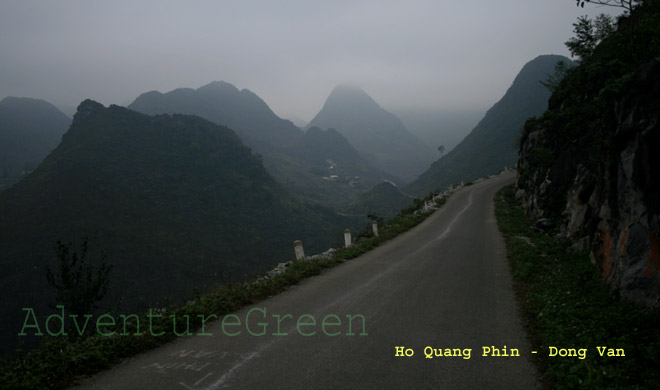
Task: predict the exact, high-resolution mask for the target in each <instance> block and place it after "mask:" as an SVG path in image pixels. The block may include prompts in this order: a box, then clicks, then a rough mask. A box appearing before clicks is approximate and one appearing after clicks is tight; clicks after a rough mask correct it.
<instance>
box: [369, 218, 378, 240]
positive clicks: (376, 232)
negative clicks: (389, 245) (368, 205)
mask: <svg viewBox="0 0 660 390" xmlns="http://www.w3.org/2000/svg"><path fill="white" fill-rule="evenodd" d="M371 230H373V232H374V236H376V237H378V222H376V221H373V222H371Z"/></svg>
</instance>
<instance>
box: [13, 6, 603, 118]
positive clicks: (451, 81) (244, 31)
mask: <svg viewBox="0 0 660 390" xmlns="http://www.w3.org/2000/svg"><path fill="white" fill-rule="evenodd" d="M603 11H610V10H606V9H604V8H597V7H594V6H587V7H586V8H584V9H580V8H577V7H576V6H575V1H574V0H501V1H494V0H462V1H445V0H406V1H388V0H364V1H344V0H333V1H328V0H323V1H314V0H241V1H223V0H215V1H210V0H208V1H202V0H195V1H189V0H187V1H183V0H182V1H165V0H150V1H141V0H130V1H118V0H113V1H107V0H104V1H97V0H75V1H74V0H60V1H54V0H50V1H49V0H42V1H35V0H15V1H7V0H0V98H3V97H5V96H27V97H33V98H40V99H45V100H48V101H50V102H51V103H54V104H56V105H59V106H73V107H75V106H77V105H78V103H79V102H80V101H82V100H83V99H85V98H92V99H95V100H97V101H99V102H101V103H103V104H106V105H107V104H111V103H113V104H121V105H127V104H129V103H130V102H132V101H133V99H135V98H136V97H137V96H138V95H139V94H140V93H142V92H147V91H151V90H159V91H161V92H167V91H169V90H172V89H174V88H178V87H193V88H197V87H200V86H202V85H204V84H207V83H209V82H211V81H213V80H224V81H227V82H230V83H232V84H234V85H236V86H237V87H238V88H239V89H243V88H247V89H250V90H251V91H253V92H255V93H256V94H257V95H259V96H260V97H261V98H263V99H264V100H265V101H266V103H268V104H269V106H270V107H271V108H272V109H273V110H274V111H275V112H276V113H277V114H278V115H280V116H283V117H296V118H300V119H304V120H311V119H312V117H313V116H314V115H315V114H316V113H317V112H318V110H320V108H321V106H322V105H323V102H324V101H325V98H326V97H327V95H328V94H329V93H330V91H331V90H332V88H333V87H334V86H335V85H336V84H339V83H345V82H348V83H353V84H357V85H359V86H361V87H362V88H363V89H365V91H367V93H369V94H370V95H371V96H373V97H374V98H375V99H376V101H378V102H379V103H380V104H381V105H382V106H383V107H385V108H388V109H407V108H413V107H414V108H419V109H443V110H447V109H456V110H459V109H461V110H463V109H475V108H476V109H480V108H483V109H486V108H488V107H490V106H491V105H492V104H493V103H495V102H496V101H497V100H498V99H499V98H500V97H501V96H502V95H503V94H504V92H505V91H506V89H507V88H508V87H509V85H510V84H511V82H512V81H513V78H514V77H515V75H516V74H517V73H518V71H519V70H520V68H521V67H522V66H523V65H524V64H525V63H526V62H527V61H530V60H531V59H533V58H534V57H536V56H538V55H541V54H563V55H568V51H567V50H566V48H565V47H564V44H563V43H564V42H565V41H566V40H567V39H568V38H570V37H571V36H572V28H573V27H572V23H573V22H574V21H575V20H576V18H577V17H578V16H580V15H585V14H588V15H596V14H598V13H600V12H603Z"/></svg>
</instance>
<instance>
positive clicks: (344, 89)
mask: <svg viewBox="0 0 660 390" xmlns="http://www.w3.org/2000/svg"><path fill="white" fill-rule="evenodd" d="M309 125H310V126H317V127H320V128H322V129H327V128H334V129H337V131H339V132H340V133H341V134H342V135H344V136H345V137H346V138H347V139H348V142H350V143H351V145H353V146H354V147H355V149H357V151H358V152H360V153H361V154H362V155H363V156H364V157H365V158H366V159H367V161H369V162H371V163H372V164H373V165H374V166H375V167H377V168H379V169H380V170H382V171H384V172H388V173H390V174H392V175H394V176H396V177H399V178H401V180H403V181H407V182H409V181H411V180H413V179H414V178H416V177H417V175H419V173H421V172H423V171H424V169H426V168H427V167H428V165H429V164H430V163H431V162H432V161H433V159H434V158H435V154H434V152H433V151H432V150H431V148H430V147H428V146H426V145H424V143H423V142H422V141H420V140H419V139H418V138H417V137H415V136H414V135H412V134H411V133H410V131H408V129H406V127H405V126H404V125H403V123H402V122H401V120H399V118H397V117H396V116H394V115H393V114H391V113H389V112H387V111H385V110H384V109H382V108H381V107H380V106H379V105H378V103H376V101H374V99H373V98H371V96H369V95H368V94H367V93H366V92H364V91H363V90H362V89H360V88H359V87H356V86H351V85H338V86H337V87H335V89H334V90H333V91H332V92H331V93H330V96H328V98H327V100H326V101H325V104H324V105H323V108H322V109H321V111H320V112H319V113H318V114H316V117H314V119H312V121H311V122H310V124H309Z"/></svg>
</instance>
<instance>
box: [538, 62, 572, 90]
mask: <svg viewBox="0 0 660 390" xmlns="http://www.w3.org/2000/svg"><path fill="white" fill-rule="evenodd" d="M571 67H572V64H567V63H566V62H564V61H557V63H556V64H555V74H553V75H548V78H547V79H546V80H545V81H541V84H543V86H544V87H546V88H548V90H549V91H550V92H555V91H556V90H557V88H559V83H561V81H562V80H563V79H564V77H566V74H567V73H568V71H569V70H570V69H571Z"/></svg>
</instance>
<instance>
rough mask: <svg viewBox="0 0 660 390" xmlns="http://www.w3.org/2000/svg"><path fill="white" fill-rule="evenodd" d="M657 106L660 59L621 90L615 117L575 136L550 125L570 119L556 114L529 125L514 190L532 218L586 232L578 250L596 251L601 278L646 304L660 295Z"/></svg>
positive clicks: (575, 233)
mask: <svg viewBox="0 0 660 390" xmlns="http://www.w3.org/2000/svg"><path fill="white" fill-rule="evenodd" d="M597 92H598V91H597ZM561 104H562V102H561V101H559V102H556V104H555V106H558V107H561ZM658 107H660V62H659V61H657V60H654V61H651V62H650V63H647V64H646V65H645V66H644V67H642V68H641V69H640V70H639V71H638V72H637V73H636V75H635V76H634V77H633V78H631V80H630V82H629V83H628V84H626V87H625V88H622V90H621V94H620V97H619V98H617V100H616V106H615V109H614V110H612V111H611V115H610V116H609V117H606V118H602V119H600V118H599V119H598V121H592V122H593V123H592V124H591V125H589V126H590V127H588V128H579V129H576V130H572V131H574V133H573V135H572V136H571V137H565V138H563V139H562V138H561V135H557V134H558V132H559V131H564V130H562V129H561V128H546V126H548V123H554V124H555V126H558V125H557V124H559V125H561V124H564V125H565V126H568V125H570V124H571V123H570V122H568V121H565V122H561V120H557V119H556V117H553V118H551V119H550V120H545V121H543V120H538V121H536V122H533V123H531V124H529V126H527V128H526V131H527V134H525V136H524V137H523V139H522V140H521V147H520V157H519V162H518V172H519V174H518V180H517V193H516V197H517V198H519V199H521V200H522V202H523V205H524V207H525V209H526V211H527V213H528V214H529V215H531V216H532V217H533V218H546V217H549V216H554V217H562V218H563V220H564V222H563V223H562V226H561V234H562V235H563V236H565V237H573V238H576V237H582V238H581V239H580V240H579V241H578V243H576V245H574V246H573V249H575V250H582V249H590V257H591V260H592V262H593V263H594V264H596V266H597V267H598V269H599V271H600V272H601V274H602V277H603V279H604V280H606V281H607V282H608V283H609V284H610V285H611V286H612V287H613V288H614V289H616V290H618V291H619V293H620V294H621V295H622V296H623V297H625V298H628V299H630V300H632V301H635V302H638V303H642V304H645V305H647V306H653V305H656V304H657V302H658V301H659V299H660V239H659V237H660V226H659V218H660V153H659V152H658V151H660V110H658ZM557 112H559V113H561V110H560V108H556V110H555V111H554V114H553V115H558V114H557ZM542 119H543V118H542ZM553 121H554V122H553ZM537 223H538V222H537ZM585 234H586V237H585V236H584V235H585Z"/></svg>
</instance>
